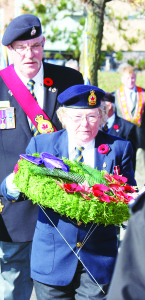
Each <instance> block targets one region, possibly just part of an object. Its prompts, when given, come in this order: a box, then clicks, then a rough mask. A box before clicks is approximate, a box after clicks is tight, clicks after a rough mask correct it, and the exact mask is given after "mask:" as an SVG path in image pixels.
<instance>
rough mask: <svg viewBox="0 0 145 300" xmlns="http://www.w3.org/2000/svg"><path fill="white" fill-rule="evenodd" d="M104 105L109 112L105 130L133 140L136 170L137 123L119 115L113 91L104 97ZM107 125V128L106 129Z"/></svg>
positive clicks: (104, 126) (133, 160)
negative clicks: (116, 110)
mask: <svg viewBox="0 0 145 300" xmlns="http://www.w3.org/2000/svg"><path fill="white" fill-rule="evenodd" d="M102 105H103V106H104V109H105V110H106V113H107V114H108V119H107V124H104V125H103V127H102V129H103V131H105V132H107V133H109V134H111V135H114V136H119V137H121V138H123V139H125V140H127V141H130V142H131V145H132V148H133V153H134V154H133V159H132V162H133V169H134V171H135V161H136V151H137V145H138V139H137V134H136V130H137V129H136V125H135V124H133V123H131V122H129V121H127V120H125V119H123V118H121V117H119V116H118V115H117V113H116V112H115V96H114V95H112V94H111V93H106V94H105V96H104V97H103V99H102ZM106 126H107V130H106Z"/></svg>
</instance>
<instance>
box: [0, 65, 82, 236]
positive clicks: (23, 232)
mask: <svg viewBox="0 0 145 300" xmlns="http://www.w3.org/2000/svg"><path fill="white" fill-rule="evenodd" d="M44 78H51V79H52V80H53V85H52V88H53V87H55V88H56V91H55V92H54V90H52V91H51V90H50V86H48V85H44V111H45V113H46V114H47V115H48V117H49V118H50V120H51V121H52V122H53V124H54V126H55V127H56V129H57V130H59V129H61V128H62V127H61V124H60V122H59V120H58V118H57V115H56V109H57V108H58V107H59V103H58V102H57V95H58V94H60V93H61V92H62V91H64V90H65V89H66V88H68V87H70V86H71V85H75V84H83V78H82V75H81V73H79V72H78V71H76V70H74V69H72V68H67V67H63V66H58V65H52V64H47V63H44ZM9 80H11V78H9ZM15 88H17V87H15ZM5 100H8V101H10V106H12V107H14V108H15V117H16V128H15V129H8V130H0V184H1V182H2V180H3V179H4V178H5V177H6V176H8V175H9V174H10V173H12V172H13V169H14V166H15V164H16V163H17V161H18V159H19V154H21V153H25V150H26V147H27V145H28V143H29V141H30V139H31V137H32V133H31V131H30V127H29V125H28V121H27V116H26V114H25V112H24V111H23V109H22V107H21V106H20V105H19V103H18V102H17V100H16V99H15V98H14V96H13V95H12V94H11V93H10V91H9V89H8V88H7V86H6V84H5V83H4V81H3V80H2V78H1V76H0V101H5ZM0 200H1V202H2V204H3V205H4V208H3V210H2V213H1V214H0V240H1V241H8V242H10V241H13V242H26V241H31V240H32V237H33V233H34V228H35V225H36V220H37V215H38V207H37V206H34V205H32V203H31V202H30V201H27V200H26V201H25V202H16V203H11V202H8V201H6V200H5V199H4V197H3V196H2V193H1V188H0Z"/></svg>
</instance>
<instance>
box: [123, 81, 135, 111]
mask: <svg viewBox="0 0 145 300" xmlns="http://www.w3.org/2000/svg"><path fill="white" fill-rule="evenodd" d="M124 89H125V94H126V98H127V104H128V107H129V110H130V111H132V110H133V109H134V106H135V101H136V87H135V86H134V88H133V89H128V88H127V87H126V86H125V87H124Z"/></svg>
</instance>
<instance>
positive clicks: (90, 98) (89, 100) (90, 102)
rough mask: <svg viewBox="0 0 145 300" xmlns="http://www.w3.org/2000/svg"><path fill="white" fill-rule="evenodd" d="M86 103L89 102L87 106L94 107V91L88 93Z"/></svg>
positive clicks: (95, 99)
mask: <svg viewBox="0 0 145 300" xmlns="http://www.w3.org/2000/svg"><path fill="white" fill-rule="evenodd" d="M88 102H89V105H96V103H97V97H96V95H95V91H93V90H91V91H90V95H89V97H88Z"/></svg>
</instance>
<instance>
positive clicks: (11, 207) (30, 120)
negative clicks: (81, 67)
mask: <svg viewBox="0 0 145 300" xmlns="http://www.w3.org/2000/svg"><path fill="white" fill-rule="evenodd" d="M44 43H45V38H44V36H43V34H42V28H41V23H40V20H39V19H38V18H37V17H36V16H33V15H31V14H25V15H21V16H18V17H16V18H15V19H13V20H12V21H11V22H10V24H9V25H8V26H7V28H6V31H5V33H4V35H3V39H2V44H3V45H4V46H7V48H8V53H9V57H10V61H11V62H12V64H11V65H10V66H8V67H7V68H5V69H3V70H1V72H0V145H1V146H0V166H1V167H0V182H1V181H2V180H3V179H4V177H5V176H7V175H8V174H9V173H10V172H12V170H13V167H14V164H15V163H16V162H17V160H18V158H19V154H20V153H23V152H25V149H26V146H27V145H28V143H29V141H30V139H31V137H32V136H33V135H35V136H36V135H38V134H41V133H46V132H47V133H50V132H53V131H57V130H60V129H61V128H62V127H61V124H60V122H59V120H58V118H57V115H56V109H57V108H58V107H59V103H58V102H57V95H59V93H61V92H63V90H65V89H66V88H68V87H69V86H71V85H74V84H83V78H82V74H81V73H79V72H78V71H76V70H73V69H72V68H67V67H63V66H58V65H52V64H48V63H44V62H43V61H42V58H43V49H44ZM0 212H1V214H0V258H1V260H0V263H1V265H0V270H1V274H0V286H1V292H0V294H1V295H0V299H2V300H3V299H5V300H13V299H20V300H28V299H30V295H31V292H32V288H33V282H32V280H31V279H30V267H29V255H30V250H31V241H32V238H33V233H34V228H35V224H36V220H37V214H38V207H37V206H33V205H32V204H31V203H30V201H24V202H17V203H16V202H13V203H10V202H7V201H6V200H5V198H4V197H2V195H1V192H0Z"/></svg>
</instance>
